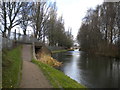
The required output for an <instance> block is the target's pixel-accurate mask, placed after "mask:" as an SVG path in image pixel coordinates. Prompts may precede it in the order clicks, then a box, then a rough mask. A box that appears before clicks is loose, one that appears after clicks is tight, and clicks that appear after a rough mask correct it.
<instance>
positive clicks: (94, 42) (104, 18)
mask: <svg viewBox="0 0 120 90" xmlns="http://www.w3.org/2000/svg"><path fill="white" fill-rule="evenodd" d="M77 40H78V42H79V44H80V46H81V48H82V49H83V50H85V51H88V52H92V53H96V54H102V55H106V56H115V57H117V56H119V55H120V2H104V3H103V4H102V5H98V6H97V7H96V8H95V9H91V8H90V9H89V10H87V14H86V16H85V17H84V18H83V21H82V25H81V27H80V29H79V32H78V35H77Z"/></svg>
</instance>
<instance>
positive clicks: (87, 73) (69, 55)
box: [53, 50, 120, 88]
mask: <svg viewBox="0 0 120 90" xmlns="http://www.w3.org/2000/svg"><path fill="white" fill-rule="evenodd" d="M53 57H54V58H55V59H57V60H59V61H60V62H63V65H62V66H61V67H60V70H61V71H62V72H64V73H65V74H66V75H67V76H69V77H70V78H72V79H74V80H76V81H77V82H78V83H81V84H83V85H85V86H86V87H88V88H120V60H118V59H115V58H109V57H101V56H91V55H89V54H87V53H85V52H83V51H78V50H75V51H68V52H64V53H56V54H53Z"/></svg>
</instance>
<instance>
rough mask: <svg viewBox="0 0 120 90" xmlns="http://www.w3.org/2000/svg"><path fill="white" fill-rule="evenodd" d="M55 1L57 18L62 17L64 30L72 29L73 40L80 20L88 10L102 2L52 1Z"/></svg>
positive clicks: (83, 0)
mask: <svg viewBox="0 0 120 90" xmlns="http://www.w3.org/2000/svg"><path fill="white" fill-rule="evenodd" d="M52 1H56V4H57V10H58V11H57V13H58V16H61V15H62V16H63V19H64V22H65V29H66V30H68V27H71V28H72V34H73V35H74V38H75V37H76V36H77V32H78V29H79V28H80V25H81V21H82V18H84V16H85V14H86V11H87V10H88V9H89V8H91V7H92V8H95V7H96V6H97V5H98V4H102V2H103V1H104V0H52Z"/></svg>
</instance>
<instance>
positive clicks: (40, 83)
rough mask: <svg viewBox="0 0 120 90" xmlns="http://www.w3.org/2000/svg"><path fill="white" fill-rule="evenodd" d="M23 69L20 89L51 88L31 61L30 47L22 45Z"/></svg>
mask: <svg viewBox="0 0 120 90" xmlns="http://www.w3.org/2000/svg"><path fill="white" fill-rule="evenodd" d="M22 58H23V67H22V80H21V83H20V88H51V85H50V84H49V82H48V81H47V79H46V77H45V76H44V75H43V73H42V72H41V70H40V69H39V68H38V67H37V66H36V65H35V64H33V63H32V62H30V61H31V58H32V55H31V46H30V45H23V50H22Z"/></svg>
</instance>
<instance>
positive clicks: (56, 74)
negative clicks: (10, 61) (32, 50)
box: [32, 60, 85, 88]
mask: <svg viewBox="0 0 120 90" xmlns="http://www.w3.org/2000/svg"><path fill="white" fill-rule="evenodd" d="M32 62H33V63H35V64H37V65H38V66H39V68H40V69H41V70H42V71H43V73H44V75H45V76H46V77H47V79H48V80H49V81H50V83H51V84H52V86H53V88H85V86H83V85H80V84H79V83H77V82H76V81H75V80H73V79H71V78H70V77H68V76H66V75H65V74H64V73H62V72H60V71H58V70H57V69H55V68H53V67H51V66H49V65H47V64H44V63H42V62H40V61H37V60H32Z"/></svg>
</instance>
